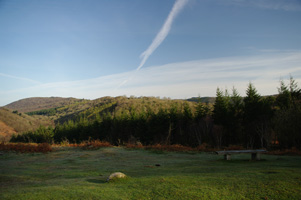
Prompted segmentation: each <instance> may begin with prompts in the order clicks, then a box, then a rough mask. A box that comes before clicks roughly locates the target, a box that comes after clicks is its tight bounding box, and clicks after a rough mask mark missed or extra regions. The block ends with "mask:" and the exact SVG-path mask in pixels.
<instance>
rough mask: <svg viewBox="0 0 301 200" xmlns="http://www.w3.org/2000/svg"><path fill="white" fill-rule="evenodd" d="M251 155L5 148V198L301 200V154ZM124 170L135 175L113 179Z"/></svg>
mask: <svg viewBox="0 0 301 200" xmlns="http://www.w3.org/2000/svg"><path fill="white" fill-rule="evenodd" d="M250 157H251V156H250V155H248V154H247V155H233V156H232V160H231V161H225V160H223V156H218V155H215V154H211V153H194V154H193V153H173V152H158V151H148V150H128V149H124V148H117V147H109V148H102V149H99V150H81V149H79V148H72V147H61V148H58V149H57V150H56V151H54V152H51V153H48V154H40V153H36V154H16V153H6V152H5V153H4V154H3V155H0V172H1V174H0V199H1V200H2V199H22V200H24V199H39V200H40V199H252V200H253V199H301V157H298V156H273V155H262V160H261V161H250ZM156 164H159V165H160V166H155V165H156ZM118 171H120V172H123V173H125V174H127V175H128V176H129V178H127V179H123V180H118V181H114V182H110V183H107V182H106V178H107V177H108V176H109V175H110V174H111V173H112V172H118Z"/></svg>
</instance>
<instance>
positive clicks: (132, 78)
mask: <svg viewBox="0 0 301 200" xmlns="http://www.w3.org/2000/svg"><path fill="white" fill-rule="evenodd" d="M300 20H301V1H300V0H127V1H125V0H114V1H110V0H95V1H92V0H85V1H84V0H72V1H69V0H51V1H50V0H49V1H48V0H28V1H23V0H0V85H1V87H0V95H1V98H0V106H3V105H6V104H8V103H11V102H13V101H16V100H19V99H22V98H27V97H50V96H62V97H77V98H86V99H95V98H99V97H102V96H121V95H127V96H130V95H135V96H160V97H171V98H189V97H193V96H199V95H200V96H215V92H216V88H217V87H220V88H222V89H225V88H228V89H229V90H231V88H232V87H233V86H235V87H236V88H237V89H238V91H239V92H240V94H241V95H242V96H244V95H245V89H246V87H247V84H248V83H249V82H252V83H253V84H254V85H255V87H256V88H257V90H258V92H259V93H260V94H262V95H268V94H275V93H277V87H278V86H279V80H280V79H284V80H287V79H288V78H289V76H290V75H292V76H293V77H294V78H295V79H296V81H297V82H299V83H301V23H300ZM144 52H147V53H146V54H143V53H144ZM299 85H300V84H299Z"/></svg>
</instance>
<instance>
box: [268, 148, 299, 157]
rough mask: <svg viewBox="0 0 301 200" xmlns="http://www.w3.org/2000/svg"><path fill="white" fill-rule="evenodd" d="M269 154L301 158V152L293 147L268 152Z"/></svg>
mask: <svg viewBox="0 0 301 200" xmlns="http://www.w3.org/2000/svg"><path fill="white" fill-rule="evenodd" d="M267 154H270V155H298V156H301V150H299V149H297V148H296V147H293V148H291V149H284V150H274V151H269V152H267Z"/></svg>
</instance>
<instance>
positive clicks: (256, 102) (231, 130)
mask: <svg viewBox="0 0 301 200" xmlns="http://www.w3.org/2000/svg"><path fill="white" fill-rule="evenodd" d="M120 99H122V101H121V100H120V101H117V100H116V99H114V98H111V99H109V100H108V102H106V103H103V104H101V105H97V106H94V107H91V108H90V109H87V110H85V111H84V112H80V113H78V114H77V115H76V117H73V118H71V119H68V118H65V119H64V120H63V121H57V123H56V126H55V127H44V126H40V128H38V129H37V130H35V131H28V132H25V133H23V134H19V135H13V136H12V138H11V140H10V142H35V143H45V142H46V143H63V142H66V141H67V142H70V143H80V142H82V141H87V140H101V141H107V142H109V143H111V144H113V145H123V144H142V145H154V144H162V145H172V144H180V145H184V146H189V147H197V146H201V145H207V146H210V147H213V148H219V149H221V148H224V147H228V146H231V145H239V146H241V147H243V148H247V149H252V148H266V149H275V148H277V149H286V148H292V147H294V148H297V149H301V123H300V121H301V89H300V88H299V87H298V84H297V83H296V81H295V80H294V79H293V78H292V77H291V78H290V80H289V82H288V83H287V84H286V83H285V82H284V81H280V86H279V87H278V94H276V95H272V96H261V95H260V94H259V93H258V92H257V90H256V88H255V86H254V85H253V84H252V83H249V85H248V86H247V88H246V96H245V97H242V96H240V94H238V92H237V90H236V89H235V88H234V87H233V89H232V91H230V92H229V91H228V90H227V89H226V90H221V89H220V88H217V90H216V98H215V102H214V103H213V104H211V103H202V102H201V101H199V102H197V103H193V102H189V101H180V100H170V99H165V100H164V101H156V100H154V99H151V100H150V99H149V98H148V97H131V98H120ZM125 99H130V100H131V99H132V100H133V99H134V100H135V101H130V100H128V101H126V100H125ZM162 102H164V103H162ZM121 104H127V105H126V106H120V105H121ZM63 109H64V108H59V109H57V108H52V109H49V110H41V111H39V112H32V113H30V114H31V115H34V114H41V115H43V114H44V115H48V116H54V115H55V114H56V112H58V111H60V110H63ZM100 110H101V112H100ZM98 111H99V112H98Z"/></svg>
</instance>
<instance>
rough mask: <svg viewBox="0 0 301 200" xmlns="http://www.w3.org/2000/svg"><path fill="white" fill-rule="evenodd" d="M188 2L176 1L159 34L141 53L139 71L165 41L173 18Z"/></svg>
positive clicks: (186, 0) (185, 0)
mask: <svg viewBox="0 0 301 200" xmlns="http://www.w3.org/2000/svg"><path fill="white" fill-rule="evenodd" d="M187 2H188V0H177V1H176V2H175V4H174V5H173V7H172V9H171V11H170V13H169V15H168V17H167V19H166V20H165V23H164V24H163V26H162V28H161V29H160V31H159V33H158V34H157V36H156V37H155V39H154V40H153V42H152V43H151V45H150V46H149V47H148V48H147V49H146V50H145V51H144V52H143V53H142V54H141V55H140V57H141V58H142V60H141V62H140V65H139V66H138V67H137V71H138V70H140V69H141V67H143V65H144V64H145V62H146V60H147V59H148V57H149V56H150V55H152V53H153V52H154V51H155V50H156V49H157V47H158V46H159V45H160V44H161V43H162V42H163V41H164V39H165V38H166V36H167V35H168V33H169V31H170V28H171V25H172V22H173V20H174V19H175V18H176V16H177V15H178V14H179V12H180V11H181V10H182V8H183V7H184V6H185V4H186V3H187Z"/></svg>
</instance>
